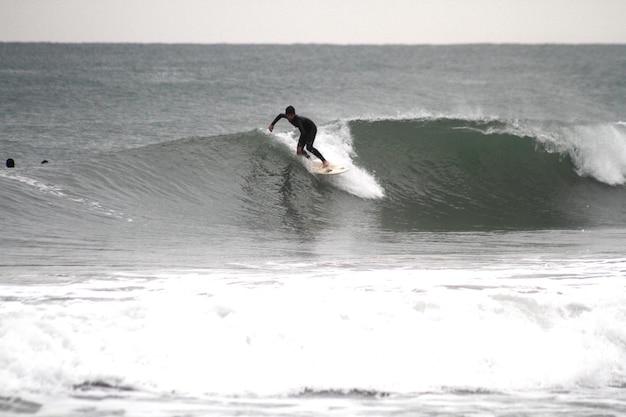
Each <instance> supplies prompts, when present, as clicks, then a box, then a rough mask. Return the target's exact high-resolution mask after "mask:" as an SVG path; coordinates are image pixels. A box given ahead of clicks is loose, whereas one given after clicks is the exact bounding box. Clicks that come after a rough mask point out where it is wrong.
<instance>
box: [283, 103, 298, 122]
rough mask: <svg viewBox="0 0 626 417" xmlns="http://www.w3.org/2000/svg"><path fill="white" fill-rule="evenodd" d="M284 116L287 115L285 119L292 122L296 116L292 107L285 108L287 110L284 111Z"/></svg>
mask: <svg viewBox="0 0 626 417" xmlns="http://www.w3.org/2000/svg"><path fill="white" fill-rule="evenodd" d="M285 114H286V115H287V119H289V121H292V120H293V118H294V116H295V115H296V109H294V108H293V106H287V108H286V109H285Z"/></svg>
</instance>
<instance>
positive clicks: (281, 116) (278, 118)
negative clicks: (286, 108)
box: [268, 113, 287, 132]
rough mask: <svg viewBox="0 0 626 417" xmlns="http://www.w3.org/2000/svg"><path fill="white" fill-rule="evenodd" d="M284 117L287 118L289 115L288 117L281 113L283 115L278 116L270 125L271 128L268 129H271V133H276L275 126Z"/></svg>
mask: <svg viewBox="0 0 626 417" xmlns="http://www.w3.org/2000/svg"><path fill="white" fill-rule="evenodd" d="M283 117H287V115H286V114H284V113H281V114H279V115H278V116H276V118H275V119H274V121H273V122H272V123H270V125H269V127H268V129H269V131H270V132H273V131H274V125H275V124H276V123H277V122H278V121H279V120H280V119H282V118H283Z"/></svg>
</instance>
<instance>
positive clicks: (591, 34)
mask: <svg viewBox="0 0 626 417" xmlns="http://www.w3.org/2000/svg"><path fill="white" fill-rule="evenodd" d="M11 41H24V42H32V41H42V42H142V43H143V42H163V43H181V42H185V43H335V44H355V43H358V44H388V43H396V44H450V43H626V0H0V42H11Z"/></svg>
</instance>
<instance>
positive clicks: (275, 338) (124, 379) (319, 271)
mask: <svg viewBox="0 0 626 417" xmlns="http://www.w3.org/2000/svg"><path fill="white" fill-rule="evenodd" d="M625 267H626V260H624V259H621V260H620V259H617V260H614V261H612V262H611V263H602V262H597V261H592V262H589V261H585V260H579V261H577V260H574V261H568V262H564V263H561V264H559V263H552V264H551V265H550V267H549V268H547V267H546V265H544V264H542V263H541V262H535V261H523V262H520V263H519V264H517V265H507V266H501V267H495V266H493V265H491V266H489V267H485V268H465V269H464V268H441V269H437V268H420V267H416V266H412V267H409V265H405V266H404V267H403V268H399V269H388V268H385V269H376V268H374V269H371V270H358V269H352V268H349V267H348V268H346V267H345V266H342V265H337V264H335V265H333V266H331V265H326V266H324V265H315V264H312V265H311V266H308V267H307V266H302V265H301V266H298V267H297V268H295V267H293V265H291V266H290V265H287V267H285V265H278V266H273V265H265V266H263V267H261V268H260V269H251V270H248V271H245V272H243V271H242V269H241V268H234V269H232V270H208V271H202V270H199V271H178V272H177V271H168V272H152V273H150V272H145V273H128V274H124V275H119V274H117V276H116V275H113V276H109V277H106V278H105V279H92V280H87V281H84V282H77V283H74V284H68V285H64V286H59V285H56V286H51V285H39V286H33V285H30V286H27V285H24V286H21V285H19V284H17V285H12V286H5V287H4V288H3V297H4V300H3V302H2V304H1V305H0V323H2V327H1V328H0V338H1V339H2V344H1V346H0V380H2V381H4V382H3V385H2V387H0V396H10V395H13V394H15V393H22V394H23V393H25V392H39V393H46V394H48V395H52V394H55V393H57V394H59V393H62V392H69V391H71V390H72V387H73V386H76V385H80V384H83V383H85V382H94V381H101V382H105V383H108V384H110V385H113V386H115V385H117V386H120V387H132V388H134V389H137V390H140V391H146V392H155V393H171V392H176V393H177V394H180V395H186V394H189V395H200V396H201V395H205V394H207V393H213V394H223V395H237V394H243V393H253V394H255V395H263V396H264V395H277V394H289V393H297V392H301V391H302V390H304V389H305V388H306V389H313V390H328V389H337V390H351V389H363V390H374V391H382V392H396V393H413V392H424V391H433V390H434V391H436V390H440V389H442V388H467V389H486V390H525V389H534V388H537V387H541V388H545V389H560V388H564V389H572V388H576V387H604V386H608V385H610V384H612V383H615V382H616V381H620V380H622V379H623V377H624V376H625V375H626V369H625V368H624V363H626V351H625V350H624V340H626V332H625V331H624V328H623V323H622V322H623V316H624V314H625V313H626V311H625V307H624V306H625V305H626V298H625V297H626V294H625V293H624V288H623V285H621V283H620V281H619V280H618V279H616V278H619V277H617V276H616V274H617V275H619V273H618V271H619V270H620V268H621V269H622V270H623V268H625ZM590 270H592V271H594V272H593V274H591V275H590V274H589V271H590ZM295 271H297V272H295ZM542 275H544V276H546V277H544V278H542V277H541V276H542ZM580 277H584V278H585V279H584V280H581V279H580Z"/></svg>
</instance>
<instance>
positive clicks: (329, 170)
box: [313, 164, 350, 175]
mask: <svg viewBox="0 0 626 417" xmlns="http://www.w3.org/2000/svg"><path fill="white" fill-rule="evenodd" d="M349 169H350V168H348V167H347V166H345V165H338V164H330V165H328V166H327V167H325V168H324V167H323V166H322V165H319V166H315V167H314V168H313V173H314V174H320V175H335V174H343V173H344V172H346V171H348V170H349Z"/></svg>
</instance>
